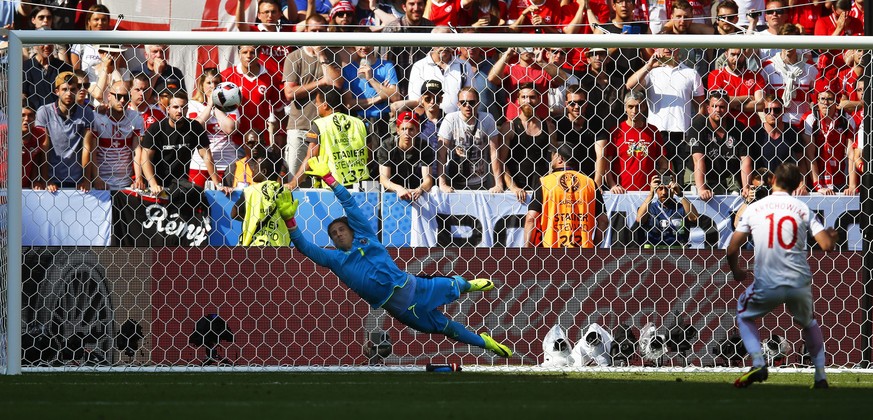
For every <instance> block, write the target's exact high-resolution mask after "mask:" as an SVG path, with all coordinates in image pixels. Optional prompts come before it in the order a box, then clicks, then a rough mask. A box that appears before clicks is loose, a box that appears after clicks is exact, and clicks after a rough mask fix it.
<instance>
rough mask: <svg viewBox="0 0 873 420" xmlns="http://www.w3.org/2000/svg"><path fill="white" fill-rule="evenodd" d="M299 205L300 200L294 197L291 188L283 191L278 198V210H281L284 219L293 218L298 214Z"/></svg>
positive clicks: (280, 213)
mask: <svg viewBox="0 0 873 420" xmlns="http://www.w3.org/2000/svg"><path fill="white" fill-rule="evenodd" d="M299 205H300V202H299V201H297V200H295V199H294V196H292V195H291V191H289V190H284V191H282V193H281V194H279V197H277V198H276V210H277V211H278V212H279V216H281V217H282V220H290V219H293V218H294V216H295V215H296V214H297V206H299Z"/></svg>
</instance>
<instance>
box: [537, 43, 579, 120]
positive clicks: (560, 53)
mask: <svg viewBox="0 0 873 420" xmlns="http://www.w3.org/2000/svg"><path fill="white" fill-rule="evenodd" d="M544 54H545V56H546V63H548V64H549V65H554V66H555V67H557V68H558V70H557V71H558V72H559V73H561V76H562V79H563V80H564V82H563V83H562V84H559V85H556V86H553V87H551V88H549V90H548V93H547V94H546V99H547V103H548V104H549V114H550V115H551V117H552V118H558V117H560V116H561V115H564V102H565V100H566V96H567V87H568V86H578V85H579V78H578V77H576V75H575V74H573V73H572V72H568V71H567V70H564V67H565V66H566V65H567V50H565V49H564V48H546V49H545V52H544Z"/></svg>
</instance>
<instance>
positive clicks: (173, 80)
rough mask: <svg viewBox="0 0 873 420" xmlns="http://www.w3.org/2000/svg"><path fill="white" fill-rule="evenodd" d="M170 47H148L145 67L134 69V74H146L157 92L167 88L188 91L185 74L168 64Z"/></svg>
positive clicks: (146, 47)
mask: <svg viewBox="0 0 873 420" xmlns="http://www.w3.org/2000/svg"><path fill="white" fill-rule="evenodd" d="M169 54H170V47H169V46H167V45H146V46H145V58H146V61H145V66H142V67H140V68H138V69H136V68H134V69H132V71H133V73H145V74H146V76H148V77H149V78H150V79H151V81H152V82H151V85H152V87H153V88H154V89H155V91H157V92H161V91H163V90H164V89H165V88H170V89H173V90H187V89H186V88H185V73H183V72H182V70H180V69H179V68H177V67H173V66H171V65H170V63H168V62H167V60H168V59H169Z"/></svg>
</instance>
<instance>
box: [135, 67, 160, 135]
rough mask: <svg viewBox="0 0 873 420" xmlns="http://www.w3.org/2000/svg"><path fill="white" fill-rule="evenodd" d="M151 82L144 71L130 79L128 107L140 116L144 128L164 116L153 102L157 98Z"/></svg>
mask: <svg viewBox="0 0 873 420" xmlns="http://www.w3.org/2000/svg"><path fill="white" fill-rule="evenodd" d="M151 82H152V81H151V79H149V77H148V76H146V75H145V73H137V74H136V75H134V76H133V79H131V86H130V109H135V110H136V111H137V112H139V115H141V116H142V120H143V129H144V130H148V129H149V127H150V126H151V125H152V124H154V123H155V122H157V121H159V120H162V119H164V117H166V115H165V114H164V111H162V110H161V108H160V107H159V106H158V105H157V104H156V103H155V102H156V99H157V98H155V96H156V95H155V90H154V89H152V86H151Z"/></svg>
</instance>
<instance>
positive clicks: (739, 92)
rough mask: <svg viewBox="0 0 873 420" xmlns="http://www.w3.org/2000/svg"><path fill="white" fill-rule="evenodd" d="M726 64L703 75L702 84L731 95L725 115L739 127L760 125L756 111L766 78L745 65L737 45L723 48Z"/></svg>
mask: <svg viewBox="0 0 873 420" xmlns="http://www.w3.org/2000/svg"><path fill="white" fill-rule="evenodd" d="M724 55H725V57H726V60H725V61H726V64H727V65H726V66H725V67H722V68H717V69H715V70H713V71H711V72H710V73H709V75H708V76H707V77H706V88H707V89H708V90H710V91H713V90H723V91H725V92H726V93H727V94H728V96H729V97H730V98H731V102H730V104H728V105H729V107H730V112H729V118H730V120H731V121H736V123H737V124H740V126H741V127H743V128H745V127H749V128H757V127H758V126H760V125H761V120H760V118H758V114H757V111H758V109H759V107H760V105H761V100H762V98H763V97H764V88H765V87H766V85H767V82H766V81H765V80H764V77H763V76H761V75H760V74H759V73H758V72H754V71H751V70H749V69H748V66H747V64H746V63H747V59H746V56H745V54H744V53H743V50H741V49H739V48H731V49H727V50H725V52H724Z"/></svg>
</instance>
